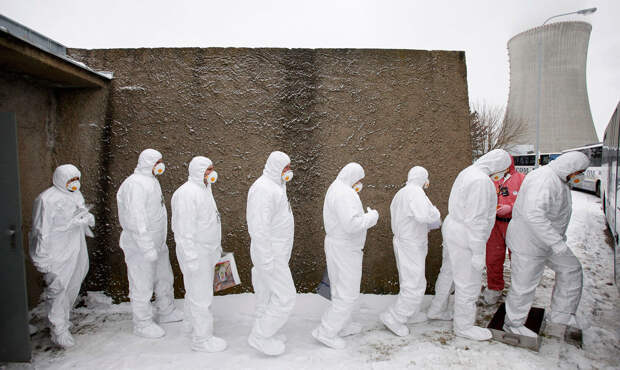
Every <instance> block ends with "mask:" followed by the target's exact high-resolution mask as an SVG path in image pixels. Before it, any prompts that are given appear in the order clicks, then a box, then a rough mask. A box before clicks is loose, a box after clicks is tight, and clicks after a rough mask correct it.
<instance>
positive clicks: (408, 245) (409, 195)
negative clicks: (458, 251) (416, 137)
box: [388, 166, 441, 324]
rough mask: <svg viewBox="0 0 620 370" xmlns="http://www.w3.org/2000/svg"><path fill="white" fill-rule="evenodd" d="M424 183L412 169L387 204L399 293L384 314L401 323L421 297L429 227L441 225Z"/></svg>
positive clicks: (422, 173)
mask: <svg viewBox="0 0 620 370" xmlns="http://www.w3.org/2000/svg"><path fill="white" fill-rule="evenodd" d="M427 181H428V172H427V171H426V169H425V168H423V167H419V166H416V167H413V168H412V169H411V170H409V175H408V178H407V185H406V186H405V187H404V188H402V189H400V190H399V191H398V192H397V193H396V195H395V196H394V199H393V200H392V204H391V205H390V212H391V216H392V232H393V233H394V238H393V243H394V255H395V257H396V265H397V267H398V281H399V285H400V292H399V293H398V297H397V298H396V302H394V304H392V305H391V306H390V307H389V308H388V312H389V313H390V314H391V315H392V317H393V318H394V320H396V321H397V322H399V323H401V324H405V323H407V319H408V318H409V317H411V316H413V315H414V314H415V313H416V312H417V310H418V309H419V307H420V303H421V302H422V299H423V298H424V292H425V291H426V278H425V276H424V272H425V263H426V254H427V252H428V230H429V225H431V224H436V225H438V224H439V223H440V222H441V218H440V214H439V210H438V209H437V208H436V207H435V206H434V205H433V204H432V203H431V201H430V200H429V199H428V197H427V196H426V194H425V193H424V189H423V187H424V184H425V183H426V182H427Z"/></svg>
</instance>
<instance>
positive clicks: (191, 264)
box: [186, 258, 199, 272]
mask: <svg viewBox="0 0 620 370" xmlns="http://www.w3.org/2000/svg"><path fill="white" fill-rule="evenodd" d="M186 265H187V268H188V269H189V270H190V271H192V272H195V271H198V267H199V263H198V258H194V259H193V260H189V261H187V263H186Z"/></svg>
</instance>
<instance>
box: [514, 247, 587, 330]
mask: <svg viewBox="0 0 620 370" xmlns="http://www.w3.org/2000/svg"><path fill="white" fill-rule="evenodd" d="M510 266H511V289H510V291H509V292H508V296H507V297H506V323H507V324H508V325H509V326H512V327H519V326H522V325H524V324H525V321H526V319H527V315H528V314H529V312H530V308H531V307H532V303H533V302H534V295H535V293H536V287H538V284H539V283H540V280H541V279H542V275H543V272H544V270H545V266H547V267H549V268H550V269H552V270H553V271H554V272H555V285H554V286H553V293H552V295H551V313H550V318H551V321H553V322H568V321H569V319H570V316H571V315H574V314H575V312H577V307H578V306H579V301H580V300H581V288H582V285H583V271H582V268H581V263H580V262H579V260H578V259H577V258H576V257H575V255H574V254H573V252H572V251H571V250H570V249H568V250H567V251H566V252H564V253H563V254H561V255H551V256H549V257H545V256H527V255H522V254H519V253H514V252H513V253H512V257H511V261H510Z"/></svg>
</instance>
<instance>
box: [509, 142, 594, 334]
mask: <svg viewBox="0 0 620 370" xmlns="http://www.w3.org/2000/svg"><path fill="white" fill-rule="evenodd" d="M589 162H590V161H589V159H588V157H587V156H586V155H585V154H583V153H580V152H568V153H566V154H563V155H561V156H559V157H558V158H557V159H556V160H554V161H552V162H550V163H549V164H548V165H546V166H543V167H540V168H538V169H536V170H534V171H532V172H530V173H529V174H528V175H527V176H526V177H525V180H524V181H523V184H522V185H521V190H520V192H519V196H518V197H517V201H516V202H515V205H514V207H513V211H512V221H510V224H509V225H508V231H507V232H506V244H507V245H508V248H510V250H511V251H512V257H511V262H510V266H511V286H510V290H509V292H508V296H507V298H506V324H507V325H508V326H511V327H519V326H522V325H524V323H525V320H526V319H527V315H528V313H529V311H530V307H531V305H532V302H533V301H534V294H535V292H536V287H537V286H538V284H539V283H540V279H541V278H542V274H543V271H544V269H545V266H548V267H549V268H550V269H552V270H553V271H555V286H554V288H553V294H552V296H551V314H550V316H549V318H550V320H551V321H553V322H558V323H563V324H567V323H568V321H569V319H570V317H571V315H573V314H574V313H575V312H576V311H577V306H578V305H579V301H580V299H581V289H582V286H583V279H582V277H583V276H582V269H581V264H580V263H579V260H577V258H576V257H575V255H574V254H573V252H572V251H571V250H570V249H568V248H566V250H565V251H564V252H562V253H560V254H556V253H554V252H553V249H552V247H554V246H555V247H557V245H561V244H564V246H565V245H566V229H567V227H568V222H569V221H570V217H571V212H572V199H571V192H570V186H569V184H568V183H567V179H566V177H567V176H568V175H570V174H572V173H574V172H577V171H580V170H585V169H586V168H587V167H588V166H589Z"/></svg>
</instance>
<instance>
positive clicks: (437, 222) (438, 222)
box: [428, 219, 441, 230]
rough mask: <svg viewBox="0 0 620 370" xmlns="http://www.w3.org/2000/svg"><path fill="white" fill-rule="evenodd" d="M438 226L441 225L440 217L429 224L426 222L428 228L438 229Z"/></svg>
mask: <svg viewBox="0 0 620 370" xmlns="http://www.w3.org/2000/svg"><path fill="white" fill-rule="evenodd" d="M440 227H441V219H439V220H437V221H436V222H431V223H430V224H428V229H429V230H436V229H439V228H440Z"/></svg>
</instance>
